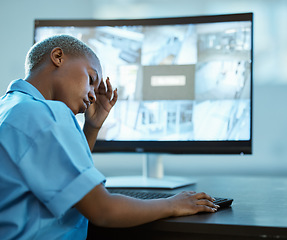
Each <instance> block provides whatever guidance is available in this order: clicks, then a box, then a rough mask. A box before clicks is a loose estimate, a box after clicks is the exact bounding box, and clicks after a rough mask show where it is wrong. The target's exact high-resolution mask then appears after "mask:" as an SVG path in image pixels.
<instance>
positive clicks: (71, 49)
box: [25, 35, 98, 75]
mask: <svg viewBox="0 0 287 240" xmlns="http://www.w3.org/2000/svg"><path fill="white" fill-rule="evenodd" d="M56 47H59V48H61V49H62V50H63V52H64V53H65V54H68V55H72V56H94V57H96V59H97V60H98V57H97V56H96V54H95V53H94V52H93V50H92V49H91V48H90V47H88V46H87V45H86V44H85V43H83V42H82V41H80V40H79V39H77V38H75V37H72V36H70V35H55V36H52V37H49V38H46V39H44V40H42V41H40V42H38V43H36V44H34V45H33V46H32V47H31V48H30V50H29V52H28V53H27V56H26V61H25V73H26V75H28V74H29V73H30V72H31V71H32V70H33V69H35V68H36V67H37V66H38V65H39V64H40V63H41V62H42V61H43V59H44V58H45V57H46V56H47V55H49V54H50V53H51V51H52V50H53V49H54V48H56Z"/></svg>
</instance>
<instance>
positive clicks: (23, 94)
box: [0, 79, 105, 240]
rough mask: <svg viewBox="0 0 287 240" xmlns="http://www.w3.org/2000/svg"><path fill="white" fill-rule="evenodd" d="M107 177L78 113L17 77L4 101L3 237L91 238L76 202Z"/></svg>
mask: <svg viewBox="0 0 287 240" xmlns="http://www.w3.org/2000/svg"><path fill="white" fill-rule="evenodd" d="M104 181H105V178H104V176H103V175H102V174H101V173H100V172H99V171H98V170H97V169H96V168H95V167H94V165H93V161H92V156H91V152H90V149H89V146H88V143H87V141H86V138H85V136H84V133H83V131H82V130H81V128H80V126H79V125H78V122H77V120H76V118H75V116H74V114H73V112H72V111H71V110H70V109H69V108H68V107H67V106H66V105H65V104H64V103H63V102H59V101H51V100H45V98H44V97H43V96H42V95H41V93H40V92H39V91H38V90H37V89H36V88H35V87H34V86H33V85H31V84H30V83H28V82H26V81H24V80H21V79H20V80H16V81H14V82H12V83H11V84H10V86H9V87H8V90H7V93H6V94H5V95H4V96H3V97H2V98H1V100H0V239H1V240H5V239H41V240H45V239H47V240H53V239H86V235H87V225H88V221H87V219H86V218H85V217H83V216H82V215H81V214H80V213H79V212H78V211H77V209H75V208H73V205H74V204H75V203H77V202H78V201H79V200H80V199H82V198H83V197H84V196H85V195H86V194H87V193H88V192H89V191H90V190H92V188H94V187H95V186H96V185H98V184H101V183H103V182H104Z"/></svg>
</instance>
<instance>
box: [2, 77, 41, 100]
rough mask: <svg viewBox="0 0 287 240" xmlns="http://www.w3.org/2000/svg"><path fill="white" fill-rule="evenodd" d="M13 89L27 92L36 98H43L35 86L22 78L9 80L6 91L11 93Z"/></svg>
mask: <svg viewBox="0 0 287 240" xmlns="http://www.w3.org/2000/svg"><path fill="white" fill-rule="evenodd" d="M14 91H18V92H22V93H25V94H29V95H31V96H33V97H34V98H35V99H38V100H45V98H44V96H43V95H42V94H41V93H40V92H39V90H38V89H37V88H35V87H34V86H33V85H32V84H30V83H29V82H27V81H25V80H23V79H18V80H15V81H13V82H11V83H10V85H9V86H8V88H7V92H6V93H11V92H14Z"/></svg>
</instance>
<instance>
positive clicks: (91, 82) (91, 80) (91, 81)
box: [89, 76, 94, 85]
mask: <svg viewBox="0 0 287 240" xmlns="http://www.w3.org/2000/svg"><path fill="white" fill-rule="evenodd" d="M89 77H90V85H93V84H94V79H93V78H92V77H91V76H89Z"/></svg>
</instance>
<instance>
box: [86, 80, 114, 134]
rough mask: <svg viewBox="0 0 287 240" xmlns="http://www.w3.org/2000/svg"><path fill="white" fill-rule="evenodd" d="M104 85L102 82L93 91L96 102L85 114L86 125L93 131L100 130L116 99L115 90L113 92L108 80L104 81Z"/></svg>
mask: <svg viewBox="0 0 287 240" xmlns="http://www.w3.org/2000/svg"><path fill="white" fill-rule="evenodd" d="M106 85H107V87H106V86H105V84H104V81H103V80H102V81H101V83H100V85H99V88H98V89H97V90H95V94H96V100H95V102H94V103H93V104H91V105H90V107H89V108H88V109H87V111H86V113H85V119H86V123H88V124H89V125H90V126H91V127H93V128H95V129H100V128H101V126H102V124H103V122H104V121H105V119H106V118H107V116H108V114H109V112H110V110H111V109H112V107H113V106H114V105H115V104H116V102H117V99H118V93H117V89H115V90H113V88H112V85H111V83H110V79H109V78H107V79H106Z"/></svg>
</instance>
